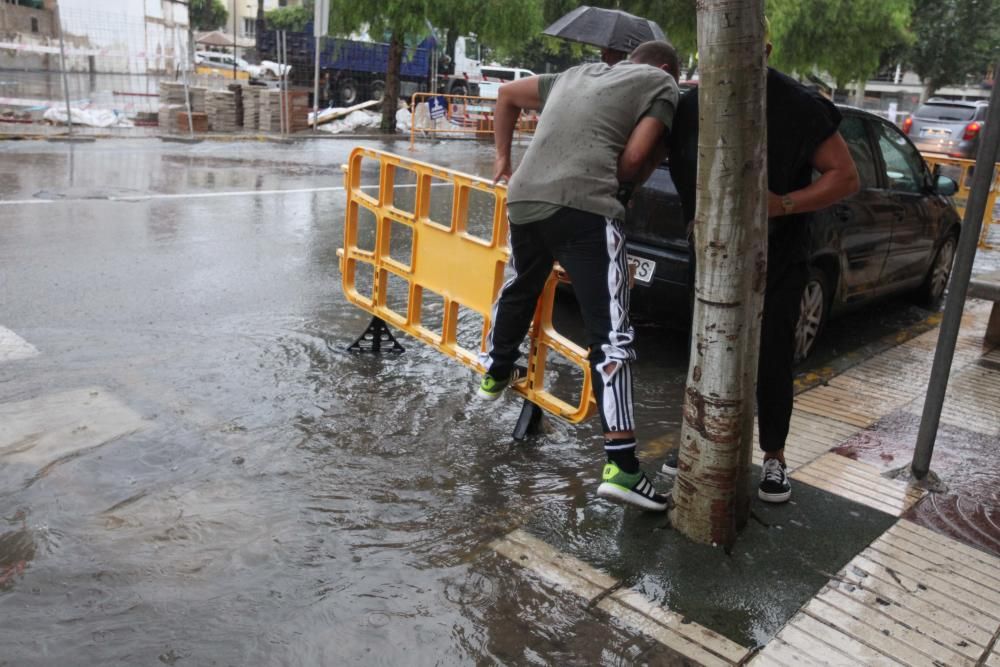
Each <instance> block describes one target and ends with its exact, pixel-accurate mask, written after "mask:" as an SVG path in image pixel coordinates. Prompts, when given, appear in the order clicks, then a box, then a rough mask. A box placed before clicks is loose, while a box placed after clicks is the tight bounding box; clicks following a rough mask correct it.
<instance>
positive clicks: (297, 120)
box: [258, 90, 309, 132]
mask: <svg viewBox="0 0 1000 667" xmlns="http://www.w3.org/2000/svg"><path fill="white" fill-rule="evenodd" d="M285 100H286V107H285V113H286V114H288V115H287V116H286V118H287V122H288V131H289V132H300V131H302V130H305V129H308V127H309V91H306V90H291V91H288V93H286V96H285ZM258 127H260V129H261V130H263V131H264V132H280V131H281V91H279V90H266V91H261V95H260V107H259V124H258Z"/></svg>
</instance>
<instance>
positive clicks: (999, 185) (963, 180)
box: [921, 153, 1000, 250]
mask: <svg viewBox="0 0 1000 667" xmlns="http://www.w3.org/2000/svg"><path fill="white" fill-rule="evenodd" d="M921 155H922V156H923V158H924V162H926V163H927V166H928V167H930V168H931V173H933V170H934V167H935V166H940V167H955V168H957V169H959V170H961V171H960V176H959V178H958V191H957V192H956V193H955V194H954V195H953V196H952V201H953V202H954V204H955V209H956V210H957V211H958V214H959V215H960V216H961V217H962V218H963V219H964V218H965V202H966V201H968V199H969V190H970V188H971V183H972V170H973V168H974V167H975V166H976V161H975V160H973V159H967V158H957V157H951V156H948V155H943V154H940V153H921ZM998 196H1000V164H997V165H995V166H994V167H993V182H992V183H991V185H990V192H989V196H988V198H987V200H986V213H985V214H984V215H983V227H982V230H981V231H980V232H979V247H980V248H982V249H984V250H989V249H992V246H991V245H990V244H989V243H987V242H986V239H987V238H989V231H990V225H991V224H992V223H994V222H997V221H998V220H1000V219H998V218H995V217H993V216H994V210H995V209H996V204H997V198H998Z"/></svg>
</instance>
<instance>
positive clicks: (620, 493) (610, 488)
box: [597, 461, 670, 512]
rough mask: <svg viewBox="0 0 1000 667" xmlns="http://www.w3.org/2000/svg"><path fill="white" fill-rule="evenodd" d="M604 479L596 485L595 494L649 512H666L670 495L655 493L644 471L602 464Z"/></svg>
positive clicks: (609, 463) (610, 463)
mask: <svg viewBox="0 0 1000 667" xmlns="http://www.w3.org/2000/svg"><path fill="white" fill-rule="evenodd" d="M602 477H603V479H604V481H603V482H601V485H600V486H599V487H597V495H598V496H600V497H601V498H605V499H607V500H613V501H615V502H619V503H625V504H627V505H635V506H636V507H641V508H642V509H644V510H649V511H650V512H666V511H667V509H668V508H669V507H670V496H667V495H665V494H662V493H657V492H656V489H655V488H654V487H653V485H652V484H651V483H650V482H649V478H647V477H646V473H644V472H643V471H641V470H640V471H639V472H636V473H631V474H630V473H627V472H625V471H624V470H622V469H621V468H619V467H618V466H617V465H616V464H615V463H613V462H611V461H608V462H607V463H605V464H604V474H603V475H602Z"/></svg>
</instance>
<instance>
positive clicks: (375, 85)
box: [368, 79, 385, 104]
mask: <svg viewBox="0 0 1000 667" xmlns="http://www.w3.org/2000/svg"><path fill="white" fill-rule="evenodd" d="M368 99H370V100H375V101H376V102H378V103H380V104H381V102H382V100H384V99H385V81H382V80H381V79H377V80H375V81H372V85H371V87H370V88H369V89H368Z"/></svg>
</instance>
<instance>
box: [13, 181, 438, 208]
mask: <svg viewBox="0 0 1000 667" xmlns="http://www.w3.org/2000/svg"><path fill="white" fill-rule="evenodd" d="M448 185H451V183H431V187H432V188H436V187H441V186H448ZM415 187H417V184H416V183H407V184H404V185H397V186H396V189H397V190H406V189H409V188H415ZM377 188H378V185H362V186H361V189H362V190H372V189H377ZM343 191H344V186H343V185H337V186H330V187H325V188H294V189H292V190H232V191H229V192H191V193H163V194H152V195H123V196H121V197H106V198H100V199H91V198H86V197H83V198H75V199H68V198H67V199H10V200H7V201H0V206H18V205H22V204H62V203H66V202H81V201H116V202H143V201H150V200H153V199H201V198H208V197H253V196H258V195H290V194H298V193H303V192H343Z"/></svg>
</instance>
